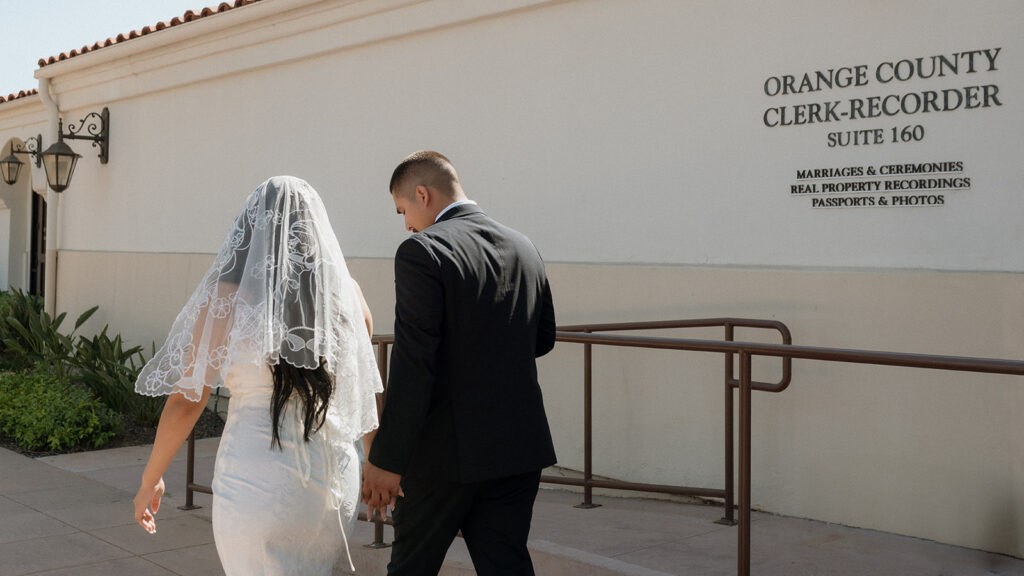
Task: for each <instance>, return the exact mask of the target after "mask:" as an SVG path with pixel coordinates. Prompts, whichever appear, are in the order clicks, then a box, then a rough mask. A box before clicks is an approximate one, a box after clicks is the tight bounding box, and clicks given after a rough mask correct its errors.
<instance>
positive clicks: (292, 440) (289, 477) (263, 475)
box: [213, 364, 359, 576]
mask: <svg viewBox="0 0 1024 576" xmlns="http://www.w3.org/2000/svg"><path fill="white" fill-rule="evenodd" d="M225 384H226V385H227V387H228V388H229V389H230V390H231V399H230V400H229V404H228V417H227V424H226V425H225V427H224V432H223V435H222V436H221V440H220V448H219V449H218V451H217V461H216V467H215V469H214V477H213V533H214V539H215V541H216V544H217V553H218V554H219V555H220V559H221V563H222V565H223V567H224V572H225V573H226V574H227V576H234V575H246V576H258V575H266V576H270V575H290V574H294V575H296V576H298V575H317V574H331V573H332V570H333V566H334V564H335V563H336V562H338V560H341V561H342V563H339V567H346V568H347V567H348V566H349V559H348V557H347V554H348V550H347V546H348V544H347V540H348V538H347V535H346V534H343V532H342V529H341V527H342V526H345V528H346V530H351V527H352V523H353V521H354V515H355V510H356V503H357V499H358V496H359V457H358V455H357V451H356V447H355V446H354V445H351V444H349V445H347V446H344V447H338V449H332V448H331V442H330V434H331V433H332V432H336V429H335V423H334V422H332V420H331V419H330V418H329V419H328V420H327V421H326V422H325V423H324V426H323V427H322V428H321V429H320V430H318V431H317V432H316V433H315V434H312V435H311V436H310V439H309V442H306V441H304V440H303V438H302V430H303V428H302V421H301V416H300V414H299V410H297V408H298V407H300V406H301V403H299V402H296V401H295V399H294V398H293V400H292V401H290V402H289V404H288V407H287V408H286V410H285V411H284V412H283V413H282V415H281V424H280V428H279V436H280V439H281V449H280V450H279V449H278V448H276V447H275V448H271V447H270V439H271V419H270V397H271V394H272V393H273V380H272V376H271V372H270V369H269V368H267V366H266V365H259V366H257V365H253V364H246V365H242V366H237V367H233V368H231V369H230V370H229V371H228V373H227V377H226V378H225ZM338 460H341V461H338ZM332 475H337V476H338V477H339V479H340V488H341V494H342V502H340V504H341V506H340V508H338V509H335V508H334V506H333V505H332V499H331V493H330V492H331V491H330V486H331V483H332Z"/></svg>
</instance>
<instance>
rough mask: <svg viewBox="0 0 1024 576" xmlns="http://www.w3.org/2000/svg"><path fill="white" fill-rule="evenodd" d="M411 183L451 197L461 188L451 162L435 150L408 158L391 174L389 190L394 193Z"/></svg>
mask: <svg viewBox="0 0 1024 576" xmlns="http://www.w3.org/2000/svg"><path fill="white" fill-rule="evenodd" d="M409 181H411V182H414V183H415V185H416V186H427V187H432V188H434V189H436V190H440V191H441V192H444V193H446V194H449V195H451V194H454V193H455V190H457V189H458V188H460V187H461V184H460V183H459V175H458V173H456V172H455V166H452V162H451V160H449V159H448V158H446V157H445V155H444V154H441V153H440V152H434V151H433V150H420V151H419V152H413V153H412V154H410V155H408V156H406V157H405V159H404V160H402V161H401V162H400V163H399V164H398V166H396V167H395V171H394V172H392V173H391V184H390V186H389V187H388V189H389V190H390V191H391V193H394V192H395V191H396V190H397V189H398V188H399V187H400V186H402V185H404V184H406V183H407V182H409Z"/></svg>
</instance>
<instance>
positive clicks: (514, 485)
mask: <svg viewBox="0 0 1024 576" xmlns="http://www.w3.org/2000/svg"><path fill="white" fill-rule="evenodd" d="M539 486H540V470H538V471H536V472H529V473H526V474H520V475H518V476H511V477H508V478H499V479H495V480H486V481H483V482H474V483H469V484H463V483H458V482H438V481H426V480H421V479H417V478H403V479H402V491H403V492H404V493H405V497H403V498H399V499H398V503H397V505H396V506H395V512H394V524H395V542H394V544H393V546H392V549H391V562H390V563H389V564H388V574H390V575H396V576H406V575H413V574H415V575H421V574H422V575H430V576H435V575H436V574H437V573H438V571H440V569H441V564H442V563H443V562H444V557H445V554H446V553H447V552H448V547H449V546H451V543H452V541H453V540H454V539H455V536H456V534H458V532H459V530H462V536H463V538H464V539H465V541H466V547H467V548H468V549H469V554H470V556H471V557H472V558H473V567H474V568H476V573H477V574H478V576H491V575H499V574H500V575H513V574H514V575H517V576H520V575H529V576H532V575H533V562H532V561H531V560H530V553H529V551H528V550H527V548H526V540H527V537H528V536H529V534H530V520H531V519H532V518H533V503H534V500H536V498H537V489H538V487H539Z"/></svg>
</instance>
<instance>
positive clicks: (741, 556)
mask: <svg viewBox="0 0 1024 576" xmlns="http://www.w3.org/2000/svg"><path fill="white" fill-rule="evenodd" d="M557 339H558V340H559V341H562V342H575V343H579V344H583V345H584V346H586V347H590V346H593V345H603V346H625V347H633V348H654V349H666V350H688V351H695V352H718V353H724V354H739V371H740V375H739V381H738V386H737V387H738V389H739V397H740V400H739V403H740V430H739V443H740V457H739V483H740V490H739V526H738V534H737V539H738V542H737V574H739V575H740V576H749V574H750V484H751V481H750V469H751V457H750V453H751V391H752V390H754V389H755V388H754V387H753V381H752V379H751V360H752V357H753V356H773V357H781V358H784V359H789V358H801V359H806V360H818V361H825V362H847V363H856V364H873V365H881V366H902V367H907V368H924V369H933V370H954V371H966V372H980V373H988V374H1008V375H1018V376H1022V375H1024V361H1020V360H1002V359H995V358H973V357H964V356H938V355H930V354H907V353H901V352H882V351H873V350H854V349H840V348H821V347H813V346H793V345H786V344H783V345H778V344H759V343H754V342H728V341H715V340H693V339H681V338H657V337H632V336H620V335H612V334H587V333H581V332H579V331H574V332H566V331H561V332H558V333H557ZM729 367H731V362H730V363H729ZM730 390H731V386H730ZM731 395H732V394H731V392H730V393H729V396H730V397H731ZM727 480H728V478H727Z"/></svg>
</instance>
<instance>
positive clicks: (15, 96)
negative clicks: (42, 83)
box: [0, 88, 39, 104]
mask: <svg viewBox="0 0 1024 576" xmlns="http://www.w3.org/2000/svg"><path fill="white" fill-rule="evenodd" d="M36 94H39V90H36V89H34V88H33V89H32V90H22V91H20V92H18V93H17V94H8V95H7V96H6V97H4V96H0V104H3V103H4V102H10V101H11V100H17V99H18V98H24V97H26V96H34V95H36Z"/></svg>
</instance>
